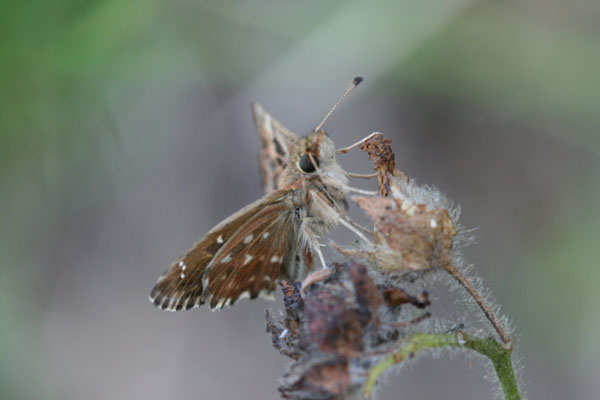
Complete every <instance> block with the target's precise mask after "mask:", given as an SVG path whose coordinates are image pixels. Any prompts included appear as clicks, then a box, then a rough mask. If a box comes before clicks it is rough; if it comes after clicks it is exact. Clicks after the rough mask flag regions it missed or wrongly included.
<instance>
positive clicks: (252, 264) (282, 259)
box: [202, 202, 296, 310]
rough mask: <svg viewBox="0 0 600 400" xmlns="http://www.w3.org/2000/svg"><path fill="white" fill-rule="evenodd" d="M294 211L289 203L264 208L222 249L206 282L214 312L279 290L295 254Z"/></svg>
mask: <svg viewBox="0 0 600 400" xmlns="http://www.w3.org/2000/svg"><path fill="white" fill-rule="evenodd" d="M293 210H294V209H293V208H292V207H290V206H289V205H287V204H286V203H285V202H281V203H278V204H271V205H269V206H266V207H264V208H263V209H262V210H261V212H260V213H258V214H256V215H255V216H253V217H252V218H251V219H250V220H248V222H247V223H246V224H244V226H243V227H242V228H241V229H240V230H239V231H238V232H236V234H235V235H234V236H233V237H232V238H231V239H230V240H229V241H228V242H227V243H226V244H225V246H223V248H222V249H221V250H219V252H218V254H217V255H216V256H215V257H214V259H213V260H212V261H211V263H210V265H209V266H208V267H207V271H206V273H205V274H204V277H203V279H202V284H203V286H204V287H205V288H206V300H205V301H206V303H208V304H209V306H210V308H211V309H213V310H214V309H220V308H222V307H224V306H229V305H233V304H234V303H235V302H236V301H237V300H239V299H243V298H248V297H249V298H251V299H254V298H256V297H257V296H259V295H263V296H266V297H268V296H269V295H270V294H271V293H272V292H273V291H274V290H275V284H276V281H277V278H278V277H279V276H280V274H281V272H282V266H283V265H284V263H285V264H286V265H287V264H289V260H290V259H291V258H293V256H292V253H294V252H295V247H296V246H295V242H296V241H295V240H294V235H293V232H294V229H295V225H294V212H293Z"/></svg>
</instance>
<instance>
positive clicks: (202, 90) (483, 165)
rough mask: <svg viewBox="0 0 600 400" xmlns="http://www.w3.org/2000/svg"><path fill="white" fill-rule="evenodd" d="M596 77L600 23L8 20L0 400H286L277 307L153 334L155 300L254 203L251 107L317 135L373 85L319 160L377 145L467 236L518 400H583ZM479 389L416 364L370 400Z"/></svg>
mask: <svg viewBox="0 0 600 400" xmlns="http://www.w3.org/2000/svg"><path fill="white" fill-rule="evenodd" d="M599 71H600V3H599V2H597V1H594V0H577V1H572V2H563V1H559V0H524V1H503V2H498V1H476V0H426V1H393V0H389V1H372V2H363V1H358V0H356V1H328V2H323V1H313V0H310V1H302V2H293V1H254V2H248V1H241V0H238V1H229V2H222V1H217V0H209V1H207V0H203V1H193V0H178V1H159V0H126V1H122V0H99V1H94V2H89V1H82V0H54V1H47V0H30V1H27V2H22V1H5V2H3V3H2V6H1V12H0V226H1V229H0V253H1V255H2V256H1V258H0V263H1V269H0V398H2V399H102V400H103V399H166V398H219V399H240V398H248V399H270V398H277V397H278V394H277V392H276V387H277V379H278V377H279V376H280V375H281V374H282V372H283V370H284V366H285V364H286V361H285V360H284V358H283V357H282V356H280V355H279V354H278V353H277V352H276V351H275V350H274V349H273V348H272V347H271V345H270V338H269V337H268V336H267V335H266V334H265V333H264V329H265V327H264V309H265V308H267V307H275V308H277V307H278V306H279V303H278V302H279V301H280V297H279V298H278V299H279V300H278V302H277V303H272V302H267V301H265V300H256V301H252V302H250V301H244V302H241V303H240V304H238V305H236V306H235V307H234V308H232V309H228V310H225V311H222V312H219V313H211V312H210V311H208V310H207V309H199V310H194V311H191V312H182V313H166V312H160V311H159V310H157V309H155V308H154V307H153V306H152V305H151V304H150V303H149V302H148V294H149V291H150V289H151V287H152V286H153V284H154V282H155V281H156V279H157V278H158V276H159V275H160V274H161V273H162V272H163V270H164V269H165V268H166V266H167V265H168V264H169V263H170V262H171V261H172V260H173V259H175V258H176V257H177V256H179V254H180V253H181V252H182V251H184V250H185V249H187V248H188V247H189V246H190V245H191V244H192V243H193V242H194V241H195V240H196V239H198V238H199V237H200V236H201V235H202V234H203V233H204V232H206V231H207V230H208V229H209V228H211V227H212V226H213V225H214V224H216V223H217V222H218V221H220V220H221V219H222V218H224V217H226V216H228V215H229V214H230V213H232V212H233V211H235V210H236V209H238V208H240V207H241V206H243V205H245V204H247V203H249V202H251V201H253V200H255V199H256V198H258V197H259V196H261V194H262V191H261V187H260V183H259V175H258V161H257V150H258V146H259V140H258V137H257V135H256V134H255V132H254V126H253V122H252V119H251V114H250V107H249V104H250V102H251V101H253V100H259V101H260V102H261V103H262V104H263V106H264V107H265V109H267V110H268V111H269V112H271V113H272V114H273V115H274V116H276V117H277V118H278V119H279V120H280V121H281V122H283V123H284V124H285V125H287V126H288V127H289V128H290V129H292V130H294V131H295V132H297V133H299V134H305V133H308V132H309V131H310V130H311V129H312V128H313V127H314V126H315V125H316V124H317V123H318V122H319V120H320V119H321V118H322V116H323V115H324V114H325V113H326V112H327V110H328V109H329V107H330V106H331V105H332V104H333V103H334V102H335V100H337V98H338V97H339V95H341V93H342V92H343V90H344V88H345V87H346V85H347V84H348V82H349V81H350V80H351V79H352V78H353V77H354V76H355V75H363V76H364V77H365V82H364V83H363V84H362V85H361V87H360V88H359V89H358V90H356V91H355V93H353V94H352V95H351V96H350V98H348V100H346V101H345V102H344V104H343V105H342V106H341V107H340V109H339V110H338V111H336V112H335V114H333V116H332V117H331V118H330V120H329V121H328V123H327V125H326V129H327V130H328V131H329V133H330V135H331V136H332V138H333V139H334V140H335V141H336V143H337V144H338V145H339V146H346V145H349V144H351V143H353V142H355V141H357V140H359V139H360V138H362V137H364V136H365V135H367V134H369V133H371V132H373V131H382V132H384V133H385V134H386V135H387V136H388V137H390V138H391V139H392V140H393V145H394V149H395V151H396V159H397V166H398V167H399V168H400V169H402V170H403V171H405V172H406V173H407V174H408V175H409V176H412V177H415V178H417V179H419V181H420V182H424V183H428V184H432V185H436V186H437V187H439V188H440V189H441V190H442V191H444V192H446V193H447V194H448V196H449V197H450V198H452V199H454V200H455V201H456V203H458V204H460V205H461V206H462V210H463V213H462V221H463V223H464V224H465V225H467V226H469V227H479V229H478V231H477V244H476V245H474V246H471V247H470V248H469V249H468V256H469V259H470V260H471V261H472V262H473V263H474V264H475V265H476V269H477V270H478V271H479V273H480V275H481V276H482V277H483V278H484V280H485V282H486V284H487V286H488V287H490V288H491V290H492V291H493V293H494V295H495V296H496V297H497V298H498V299H499V303H500V304H501V305H502V307H503V308H502V309H503V311H504V312H505V313H506V314H507V315H509V316H510V317H511V318H512V320H513V323H514V325H515V326H516V332H517V334H518V342H519V345H518V352H517V355H518V356H519V357H521V358H522V361H521V362H520V365H522V367H523V369H522V380H523V382H524V384H525V385H524V388H525V391H526V393H527V395H528V398H531V399H534V398H535V399H597V398H598V396H599V393H600V381H599V380H598V371H599V370H600V362H599V361H598V360H600V345H599V344H598V338H599V337H600V318H599V316H600V315H599V313H598V305H599V302H600V294H599V293H600V291H599V290H598V285H599V284H600V279H599V278H600V265H599V262H598V251H599V250H600V249H599V234H598V227H599V226H600V185H599V183H600V138H599V133H598V130H599V128H600V81H599V78H598V75H599ZM340 162H341V164H342V165H343V166H344V167H345V168H346V169H348V170H352V171H354V172H367V171H369V168H370V164H369V162H368V160H367V158H366V156H365V155H364V154H360V152H356V153H355V154H351V155H349V156H345V157H344V158H343V159H341V160H340ZM360 184H361V185H363V187H364V186H365V184H364V183H360ZM366 187H368V184H367V185H366ZM484 375H485V372H482V367H481V365H480V364H479V363H473V364H470V363H469V362H468V361H465V360H464V359H463V357H452V358H451V357H443V358H442V359H437V360H432V359H429V358H424V359H422V360H420V361H419V362H418V363H417V364H415V365H414V366H413V367H412V368H411V369H409V370H404V371H403V373H401V374H392V375H390V377H388V378H387V379H385V380H384V381H383V382H382V384H381V385H380V387H381V389H380V390H379V395H380V398H381V399H397V398H400V397H402V398H421V399H439V398H446V399H463V398H473V399H484V398H491V397H492V395H491V392H490V387H491V385H490V383H489V381H487V380H486V379H485V376H484Z"/></svg>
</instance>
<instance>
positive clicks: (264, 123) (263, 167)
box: [252, 103, 300, 193]
mask: <svg viewBox="0 0 600 400" xmlns="http://www.w3.org/2000/svg"><path fill="white" fill-rule="evenodd" d="M252 114H253V116H254V123H255V124H256V130H257V131H258V135H259V136H260V139H261V148H260V176H261V179H262V185H263V188H264V190H265V192H267V193H269V192H272V191H273V190H275V189H277V188H278V181H279V176H280V175H281V172H282V171H283V170H284V169H285V167H286V166H287V164H288V163H289V160H290V154H291V152H292V151H293V149H294V146H295V145H296V144H297V143H298V141H299V140H300V139H299V138H298V136H297V135H296V134H295V133H293V132H291V131H290V130H289V129H287V128H286V127H284V126H283V125H282V124H281V123H279V121H277V120H276V119H275V118H273V117H272V116H271V115H270V114H269V113H267V112H266V111H265V110H264V109H263V108H262V107H261V105H260V104H258V103H253V104H252Z"/></svg>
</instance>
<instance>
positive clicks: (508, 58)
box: [395, 2, 600, 155]
mask: <svg viewBox="0 0 600 400" xmlns="http://www.w3.org/2000/svg"><path fill="white" fill-rule="evenodd" d="M574 28H575V27H573V26H568V25H567V26H561V25H557V24H550V23H548V21H544V20H543V19H542V18H541V17H540V16H531V15H524V14H523V13H522V10H520V9H519V7H516V6H513V5H508V4H506V3H502V4H500V3H497V2H484V3H482V4H479V5H477V6H474V7H472V9H470V10H469V11H468V12H466V13H465V14H464V15H462V16H461V18H458V19H456V20H454V21H453V22H452V23H450V24H449V25H448V26H447V28H446V29H444V30H442V31H440V32H439V33H438V34H437V35H436V36H435V37H433V38H431V39H430V40H429V41H428V42H427V43H426V44H425V45H424V46H422V47H421V48H420V49H418V50H417V51H416V52H415V54H413V55H412V56H411V57H410V58H409V59H408V60H407V61H405V62H403V63H402V64H401V65H400V66H398V68H397V71H396V75H395V76H396V77H397V78H398V79H399V80H401V81H403V82H410V83H411V84H413V85H415V86H416V87H418V88H419V89H421V90H425V91H428V92H431V93H433V94H435V95H437V96H443V97H446V98H449V99H455V100H464V99H469V98H471V99H473V101H484V102H485V103H487V105H488V106H489V107H490V108H495V109H497V110H504V112H508V113H510V114H513V115H514V117H516V118H522V119H524V120H525V119H532V120H536V119H538V120H539V119H542V118H550V119H556V120H560V119H566V120H571V121H577V125H578V129H577V131H571V130H565V131H562V132H556V131H555V130H552V129H549V130H547V131H546V132H547V133H553V134H556V135H557V136H558V137H559V138H560V139H561V140H564V141H566V142H568V143H571V144H574V145H579V146H580V147H581V148H583V149H585V150H586V151H590V152H593V153H594V154H595V155H600V135H598V132H597V128H598V126H599V125H600V85H595V84H593V83H592V82H594V81H595V80H596V74H597V71H598V70H599V69H600V40H599V37H598V36H597V35H590V34H589V33H588V32H585V31H579V30H577V29H574ZM590 125H591V126H590ZM482 134H485V132H482Z"/></svg>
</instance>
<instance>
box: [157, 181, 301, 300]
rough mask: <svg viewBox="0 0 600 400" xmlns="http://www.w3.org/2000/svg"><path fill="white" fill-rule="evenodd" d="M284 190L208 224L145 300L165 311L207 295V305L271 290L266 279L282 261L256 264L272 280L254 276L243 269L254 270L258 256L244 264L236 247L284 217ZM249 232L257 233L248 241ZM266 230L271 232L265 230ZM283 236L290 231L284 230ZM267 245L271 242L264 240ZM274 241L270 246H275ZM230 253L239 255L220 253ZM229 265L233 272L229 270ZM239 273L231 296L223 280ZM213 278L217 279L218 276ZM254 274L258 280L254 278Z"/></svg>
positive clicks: (273, 275)
mask: <svg viewBox="0 0 600 400" xmlns="http://www.w3.org/2000/svg"><path fill="white" fill-rule="evenodd" d="M289 193H290V190H278V191H276V192H272V193H270V194H268V195H266V196H264V197H263V198H262V199H260V200H258V201H256V202H254V203H252V204H250V205H248V206H246V207H244V208H243V209H241V210H239V211H238V212H236V213H235V214H233V215H232V216H230V217H229V218H227V219H226V220H224V221H223V222H221V223H220V224H218V225H217V226H216V227H214V228H213V229H211V230H210V231H209V232H208V233H207V234H206V236H204V237H203V238H202V239H201V240H199V241H198V242H197V243H196V244H195V245H194V246H193V247H192V248H191V249H190V250H189V251H188V252H186V253H185V254H184V255H183V256H182V257H180V258H179V259H178V260H176V261H175V262H174V263H173V264H171V266H169V268H168V269H167V270H166V271H165V273H164V274H163V275H162V276H161V277H160V278H159V279H158V281H157V283H156V285H155V286H154V288H153V289H152V292H151V294H150V300H151V301H152V302H153V303H154V304H155V305H156V306H157V307H160V308H162V309H165V310H170V311H178V310H182V309H190V308H193V307H198V306H200V305H202V304H204V303H205V301H206V300H207V299H208V300H210V301H211V308H215V307H216V306H217V305H218V302H219V301H220V299H221V298H224V299H228V300H229V301H228V304H233V302H235V300H237V299H238V298H239V297H240V296H241V295H242V294H244V292H246V291H248V295H249V296H250V297H252V296H254V297H256V296H255V294H256V295H257V294H260V293H261V292H263V291H265V290H273V289H274V285H271V282H274V281H275V280H276V279H277V275H278V274H279V272H280V269H281V263H271V264H267V265H265V266H264V267H261V268H263V270H264V272H265V273H267V274H268V275H269V276H270V277H271V281H270V282H267V281H266V278H263V276H260V279H258V277H257V275H254V273H253V274H250V272H247V271H253V270H251V269H249V268H253V267H254V268H258V266H257V265H256V262H258V259H257V260H254V261H255V262H254V263H246V264H245V265H244V262H245V260H246V258H245V257H243V256H242V254H241V253H240V251H242V250H241V247H242V246H241V245H244V246H245V247H246V248H247V249H250V248H251V246H252V245H254V244H256V243H255V242H254V241H253V240H254V239H258V237H259V235H260V237H263V236H264V235H265V232H273V234H275V232H274V231H273V229H275V226H274V224H275V222H276V221H279V222H281V221H283V220H282V219H281V215H284V214H285V213H286V211H289V206H288V205H287V202H286V200H287V197H288V194H289ZM276 213H279V214H281V215H278V214H276ZM270 218H271V219H270ZM276 228H277V231H278V234H279V236H280V237H281V238H283V237H284V236H286V232H285V227H284V226H282V225H280V224H277V225H276ZM288 229H289V226H288ZM250 232H254V233H253V235H256V237H255V238H253V240H252V241H250V242H248V241H247V237H248V235H249V234H250ZM267 236H270V233H269V235H267ZM287 236H288V237H289V232H288V233H287ZM246 242H248V243H246ZM279 242H280V241H279V240H277V241H276V242H274V243H275V244H279ZM269 246H271V245H270V244H269ZM275 247H276V246H273V247H270V248H273V249H274V248H275ZM222 250H225V251H224V252H223V251H222ZM273 251H275V250H273ZM282 251H283V250H282ZM234 254H235V255H236V257H238V258H236V259H235V260H236V261H238V263H237V264H235V263H231V264H229V263H227V262H222V261H223V260H224V259H225V260H227V256H228V255H230V257H232V256H233V255H234ZM240 257H241V258H240ZM271 257H272V256H271ZM232 260H233V259H232ZM239 260H241V263H240V262H239ZM270 260H271V258H269V259H268V261H270ZM239 264H241V265H239ZM243 267H245V268H243ZM230 268H231V269H230ZM233 271H235V274H232V273H233ZM238 274H240V275H239V276H240V278H241V279H242V281H243V279H244V278H245V277H246V275H247V277H246V281H245V282H244V284H243V285H241V286H240V287H239V289H240V292H239V294H238V295H237V296H235V293H234V292H233V288H232V287H227V286H225V285H226V284H229V282H238V281H239V279H238ZM250 277H254V279H252V280H251V281H249V280H250ZM218 279H222V281H219V280H218ZM257 279H258V282H254V281H255V280H257ZM244 295H245V294H244ZM223 296H228V297H223ZM223 305H225V300H223V302H222V303H221V304H220V305H219V307H222V306H223Z"/></svg>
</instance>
